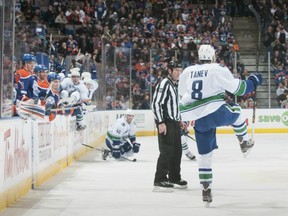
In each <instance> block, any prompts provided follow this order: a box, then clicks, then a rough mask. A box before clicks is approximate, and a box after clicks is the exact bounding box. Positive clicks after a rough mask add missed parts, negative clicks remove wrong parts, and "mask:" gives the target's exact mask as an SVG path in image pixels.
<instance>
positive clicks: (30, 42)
mask: <svg viewBox="0 0 288 216" xmlns="http://www.w3.org/2000/svg"><path fill="white" fill-rule="evenodd" d="M207 2H211V3H213V4H205V3H207ZM254 4H255V7H256V9H257V10H258V11H259V13H260V14H261V17H262V19H261V21H262V24H263V25H262V26H263V31H264V30H266V29H267V32H269V30H268V29H270V27H272V30H270V31H271V33H272V36H273V35H274V37H275V40H273V41H272V39H270V40H271V43H270V42H269V43H270V44H269V45H268V44H266V45H267V46H266V45H265V44H264V46H265V48H266V50H269V49H272V50H273V55H272V56H273V58H272V62H273V63H274V65H275V66H276V67H277V69H278V68H279V67H278V63H279V62H281V64H283V67H282V69H283V70H284V71H285V69H286V68H287V65H286V63H287V64H288V61H287V59H286V56H288V55H285V53H286V47H288V46H286V44H287V43H286V38H288V33H287V32H285V30H284V32H285V36H286V37H285V40H284V41H285V42H284V43H283V29H282V27H284V28H285V25H284V23H285V15H286V11H287V10H286V4H285V3H282V4H280V3H278V2H277V4H274V3H273V4H272V5H270V4H271V2H270V1H265V0H261V1H260V0H259V1H255V2H254ZM17 5H18V10H17V12H16V24H17V28H16V30H17V31H18V33H17V37H18V36H19V37H21V39H22V40H21V42H20V44H19V46H20V47H21V49H19V50H20V53H19V54H18V56H20V54H21V53H32V54H35V53H37V52H44V53H47V54H49V71H54V72H57V73H60V72H63V73H64V74H65V75H68V74H69V69H71V68H74V67H78V68H80V73H82V72H89V73H91V75H92V78H93V79H95V80H98V82H99V89H98V90H97V91H96V92H95V95H96V94H97V92H100V95H101V96H98V97H97V106H98V109H126V108H127V107H131V108H133V109H150V101H151V96H152V94H153V91H154V87H155V86H156V84H157V83H158V82H159V81H161V80H162V78H163V76H165V75H166V73H167V63H168V62H169V61H171V60H173V59H178V60H181V61H182V65H183V68H185V67H187V66H188V65H191V64H195V63H197V49H198V47H199V45H201V44H211V45H212V46H213V47H214V48H215V50H216V53H217V62H219V63H221V64H223V65H226V66H227V67H228V68H229V69H230V70H231V73H233V74H234V75H235V76H237V77H240V78H242V79H246V78H247V74H249V72H248V71H247V69H246V70H245V65H243V63H241V59H240V52H239V51H240V48H241V47H240V48H239V46H238V44H237V40H236V38H235V36H234V35H233V25H232V17H233V16H251V12H250V11H249V9H248V7H247V5H245V4H244V3H243V1H237V0H235V1H232V0H216V1H191V0H183V1H180V0H157V1H155V0H150V1H149V0H136V1H129V0H111V1H103V0H82V1H68V0H61V1H60V0H49V5H48V7H47V10H41V9H40V8H36V7H34V6H33V3H32V1H31V0H23V1H19V2H18V4H17ZM280 8H281V9H280ZM279 11H281V12H282V13H283V16H282V18H281V19H280V18H279V16H280V15H279ZM275 14H277V16H276V15H275ZM280 14H281V13H280ZM268 15H269V16H268ZM280 17H281V16H280ZM269 18H270V19H269ZM280 25H281V26H282V27H281V26H280ZM51 29H52V30H55V31H56V32H57V33H56V34H57V35H54V36H53V37H56V36H57V37H58V38H60V39H57V40H54V39H53V37H50V34H49V32H48V31H49V30H50V31H51ZM266 34H267V33H265V38H266ZM272 36H271V37H272ZM280 38H281V40H280ZM277 41H279V43H280V45H277ZM280 41H281V42H280ZM287 52H288V51H287ZM235 62H236V63H235ZM277 62H278V63H277ZM285 62H286V63H285ZM103 65H104V66H103ZM275 73H276V72H275ZM282 73H283V74H284V76H286V72H280V73H279V72H278V74H279V76H281V77H282ZM275 77H276V75H275ZM280 80H281V81H280ZM275 81H276V79H275ZM279 81H280V82H281V83H282V81H283V80H282V78H281V79H280V78H279ZM286 87H287V82H286ZM115 92H116V93H115ZM95 97H96V96H95ZM227 100H236V99H235V98H230V96H229V94H228V96H227ZM251 100H252V102H253V94H252V95H245V96H244V97H241V98H237V101H238V102H239V103H240V104H243V108H251V106H252V107H253V103H250V102H251ZM131 104H132V106H131ZM251 104H252V105H251Z"/></svg>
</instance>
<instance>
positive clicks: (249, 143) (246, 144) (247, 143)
mask: <svg viewBox="0 0 288 216" xmlns="http://www.w3.org/2000/svg"><path fill="white" fill-rule="evenodd" d="M237 138H238V140H239V142H240V148H241V151H242V153H243V156H244V158H245V157H246V156H247V155H248V154H249V152H250V151H251V149H252V147H253V146H254V141H253V140H251V139H249V140H244V141H243V137H237Z"/></svg>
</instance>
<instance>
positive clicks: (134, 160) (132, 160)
mask: <svg viewBox="0 0 288 216" xmlns="http://www.w3.org/2000/svg"><path fill="white" fill-rule="evenodd" d="M82 145H83V146H86V147H88V148H92V149H95V150H97V151H101V152H104V150H102V149H98V148H95V147H93V146H90V145H87V144H84V143H83V144H82ZM109 152H110V153H111V151H109ZM120 158H122V159H124V160H127V161H131V162H136V161H137V159H136V158H134V159H129V158H126V157H123V156H121V157H120Z"/></svg>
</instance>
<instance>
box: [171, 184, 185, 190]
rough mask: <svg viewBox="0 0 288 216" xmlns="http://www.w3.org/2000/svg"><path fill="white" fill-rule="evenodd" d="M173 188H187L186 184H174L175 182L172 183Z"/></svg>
mask: <svg viewBox="0 0 288 216" xmlns="http://www.w3.org/2000/svg"><path fill="white" fill-rule="evenodd" d="M173 188H174V189H180V190H185V189H187V188H188V185H176V184H174V185H173Z"/></svg>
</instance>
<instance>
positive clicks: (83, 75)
mask: <svg viewBox="0 0 288 216" xmlns="http://www.w3.org/2000/svg"><path fill="white" fill-rule="evenodd" d="M86 78H90V79H91V73H89V72H83V73H82V74H81V79H82V80H85V79H86Z"/></svg>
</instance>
